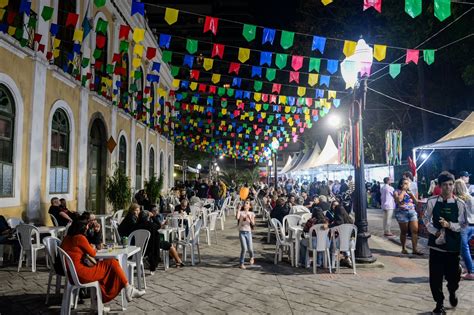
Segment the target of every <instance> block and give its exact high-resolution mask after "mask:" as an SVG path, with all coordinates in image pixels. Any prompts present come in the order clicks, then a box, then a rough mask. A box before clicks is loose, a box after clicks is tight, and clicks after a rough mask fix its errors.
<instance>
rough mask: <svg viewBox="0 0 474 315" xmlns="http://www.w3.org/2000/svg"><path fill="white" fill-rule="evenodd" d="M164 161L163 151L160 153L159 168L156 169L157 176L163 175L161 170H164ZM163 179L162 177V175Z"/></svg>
mask: <svg viewBox="0 0 474 315" xmlns="http://www.w3.org/2000/svg"><path fill="white" fill-rule="evenodd" d="M163 163H164V161H163V151H161V152H160V168H159V169H158V173H159V175H161V174H163V170H164V169H165V166H164V165H163ZM163 178H165V177H164V175H163Z"/></svg>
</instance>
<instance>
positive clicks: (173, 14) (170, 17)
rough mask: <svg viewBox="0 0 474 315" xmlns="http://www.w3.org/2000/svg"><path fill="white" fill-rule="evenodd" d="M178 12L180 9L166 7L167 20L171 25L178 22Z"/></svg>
mask: <svg viewBox="0 0 474 315" xmlns="http://www.w3.org/2000/svg"><path fill="white" fill-rule="evenodd" d="M178 14H179V10H176V9H172V8H166V10H165V21H166V23H168V24H169V25H171V24H174V23H176V21H177V20H178Z"/></svg>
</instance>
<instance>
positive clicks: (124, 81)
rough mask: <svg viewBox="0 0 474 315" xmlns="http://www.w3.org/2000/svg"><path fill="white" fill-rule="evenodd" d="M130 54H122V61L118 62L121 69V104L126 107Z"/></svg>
mask: <svg viewBox="0 0 474 315" xmlns="http://www.w3.org/2000/svg"><path fill="white" fill-rule="evenodd" d="M128 65H129V61H128V54H127V53H126V52H124V53H122V56H121V58H120V61H119V62H118V65H117V67H118V68H119V69H120V70H119V71H120V103H121V104H122V106H123V107H124V106H125V104H128V84H129V82H128V76H129V71H128Z"/></svg>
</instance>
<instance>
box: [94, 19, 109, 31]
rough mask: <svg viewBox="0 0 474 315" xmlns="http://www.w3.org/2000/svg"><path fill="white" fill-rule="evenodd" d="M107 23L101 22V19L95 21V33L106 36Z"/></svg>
mask: <svg viewBox="0 0 474 315" xmlns="http://www.w3.org/2000/svg"><path fill="white" fill-rule="evenodd" d="M108 24H109V22H107V21H104V20H102V18H99V19H98V20H97V25H96V26H95V31H96V32H97V33H101V34H104V35H106V34H107V25H108Z"/></svg>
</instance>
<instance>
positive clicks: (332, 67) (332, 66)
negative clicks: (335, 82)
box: [326, 59, 339, 74]
mask: <svg viewBox="0 0 474 315" xmlns="http://www.w3.org/2000/svg"><path fill="white" fill-rule="evenodd" d="M338 65H339V61H338V60H334V59H328V60H327V68H326V70H327V71H328V72H329V73H330V74H334V73H335V72H337V68H338Z"/></svg>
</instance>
